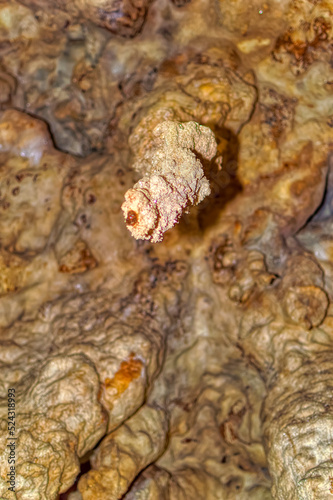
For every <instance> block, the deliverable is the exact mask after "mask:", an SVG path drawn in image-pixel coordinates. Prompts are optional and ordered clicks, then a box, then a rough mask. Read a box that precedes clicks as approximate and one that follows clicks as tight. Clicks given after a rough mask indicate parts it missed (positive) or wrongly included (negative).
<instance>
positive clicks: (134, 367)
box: [104, 352, 143, 395]
mask: <svg viewBox="0 0 333 500" xmlns="http://www.w3.org/2000/svg"><path fill="white" fill-rule="evenodd" d="M142 366H143V363H142V361H141V360H140V359H138V358H136V357H135V354H134V353H133V352H132V353H131V354H130V355H129V358H128V359H127V360H126V361H122V362H121V365H120V368H119V370H118V371H117V372H116V373H115V375H114V377H113V378H106V379H105V381H104V384H105V388H106V389H110V388H114V389H116V391H117V395H120V394H122V393H123V392H124V391H126V389H127V388H128V386H129V385H130V383H131V382H132V380H135V379H137V378H139V377H140V375H141V371H142Z"/></svg>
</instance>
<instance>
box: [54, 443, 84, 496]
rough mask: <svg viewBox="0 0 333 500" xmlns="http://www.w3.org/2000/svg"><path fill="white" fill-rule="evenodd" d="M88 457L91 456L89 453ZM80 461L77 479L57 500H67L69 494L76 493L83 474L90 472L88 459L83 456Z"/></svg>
mask: <svg viewBox="0 0 333 500" xmlns="http://www.w3.org/2000/svg"><path fill="white" fill-rule="evenodd" d="M90 455H91V452H90ZM82 460H83V461H82V463H81V468H80V472H79V473H78V475H77V478H76V479H75V483H74V484H73V485H72V486H71V487H70V488H69V489H68V490H67V491H66V493H62V494H61V495H59V499H58V500H67V499H68V496H69V494H70V493H73V492H74V491H77V485H78V482H79V479H80V477H81V476H83V474H86V473H87V472H89V471H90V469H91V465H90V460H89V457H88V458H87V457H86V456H85V457H83V459H82Z"/></svg>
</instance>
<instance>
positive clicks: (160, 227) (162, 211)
mask: <svg viewBox="0 0 333 500" xmlns="http://www.w3.org/2000/svg"><path fill="white" fill-rule="evenodd" d="M153 135H154V137H155V144H154V146H153V145H149V147H148V148H147V151H145V154H144V157H143V158H140V157H139V158H138V159H137V161H136V162H135V164H134V168H135V170H137V171H139V172H142V173H143V174H145V175H144V177H143V178H142V179H140V180H139V182H137V183H136V184H135V185H134V186H133V188H132V189H130V190H128V191H127V192H126V194H125V202H124V203H123V204H122V207H121V208H122V210H123V212H124V217H125V222H126V224H127V227H128V229H129V230H130V232H131V233H132V235H133V236H134V237H135V238H136V239H143V240H150V241H152V242H153V243H157V242H159V241H162V240H163V235H164V233H165V232H166V231H167V230H168V229H170V228H172V227H173V226H174V225H175V224H176V223H177V222H178V220H179V219H180V217H181V216H182V214H183V212H184V211H186V210H187V211H188V210H189V207H190V206H191V205H197V204H199V203H200V202H201V201H202V200H203V199H204V198H205V197H206V196H208V195H209V194H210V187H209V181H208V179H207V178H206V177H205V174H204V170H203V165H202V163H201V161H200V160H199V159H198V158H197V157H196V154H197V155H200V157H202V158H203V161H204V160H211V159H212V158H213V157H214V156H215V154H216V140H215V137H214V135H213V133H212V131H211V130H210V129H209V128H208V127H203V126H202V125H199V124H198V123H195V122H185V123H179V122H172V121H165V122H162V123H160V124H159V125H157V127H155V129H154V131H153Z"/></svg>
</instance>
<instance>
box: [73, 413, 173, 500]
mask: <svg viewBox="0 0 333 500" xmlns="http://www.w3.org/2000/svg"><path fill="white" fill-rule="evenodd" d="M166 433H167V422H166V416H165V414H164V412H163V411H161V410H157V409H154V408H150V407H149V406H144V407H143V408H142V409H141V410H139V411H138V412H137V413H136V414H135V415H134V416H133V417H131V418H130V419H129V420H127V422H126V423H125V424H123V425H122V426H121V427H120V428H119V429H117V430H115V431H113V432H112V433H111V434H108V436H107V437H106V438H105V439H104V440H103V442H102V443H101V445H100V446H99V448H98V451H97V452H96V453H95V455H94V457H93V458H92V467H93V469H92V470H91V471H90V472H88V474H86V475H85V476H84V477H83V478H82V479H81V480H80V483H79V491H80V492H81V495H82V498H83V500H90V499H96V500H99V499H101V500H102V499H103V498H110V500H113V499H115V500H116V499H118V498H121V497H122V496H123V495H124V493H126V491H127V490H128V488H129V485H130V484H131V482H132V481H133V479H134V478H135V477H136V476H137V475H138V473H139V472H140V471H141V470H143V469H145V468H146V467H147V465H149V464H150V463H151V462H154V461H155V460H156V459H157V458H158V456H159V455H161V453H162V452H163V450H164V447H165V442H166Z"/></svg>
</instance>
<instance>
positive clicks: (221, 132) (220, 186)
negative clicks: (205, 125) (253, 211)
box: [198, 126, 243, 230]
mask: <svg viewBox="0 0 333 500" xmlns="http://www.w3.org/2000/svg"><path fill="white" fill-rule="evenodd" d="M214 134H215V137H216V140H217V145H218V146H217V148H218V149H217V155H216V158H215V161H212V162H205V161H203V162H202V163H203V166H204V171H205V175H206V176H207V178H208V179H209V182H210V187H211V194H210V195H209V196H208V197H207V198H206V199H205V200H203V201H202V202H201V203H200V204H199V205H198V224H199V227H200V229H202V230H205V229H206V228H207V227H210V226H213V225H214V224H215V223H216V221H217V219H218V217H219V215H220V213H221V211H222V210H223V209H224V207H225V206H226V204H227V203H229V202H230V201H231V200H232V199H233V198H235V197H236V196H237V195H238V194H239V193H240V192H241V191H242V189H243V187H242V185H241V183H240V182H239V180H238V178H237V169H238V154H239V141H238V137H237V136H236V135H235V134H234V133H233V132H232V131H231V130H229V129H226V128H224V127H219V126H216V127H215V128H214ZM221 156H222V157H223V160H222V163H220V162H219V161H218V160H217V159H218V158H219V157H221Z"/></svg>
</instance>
